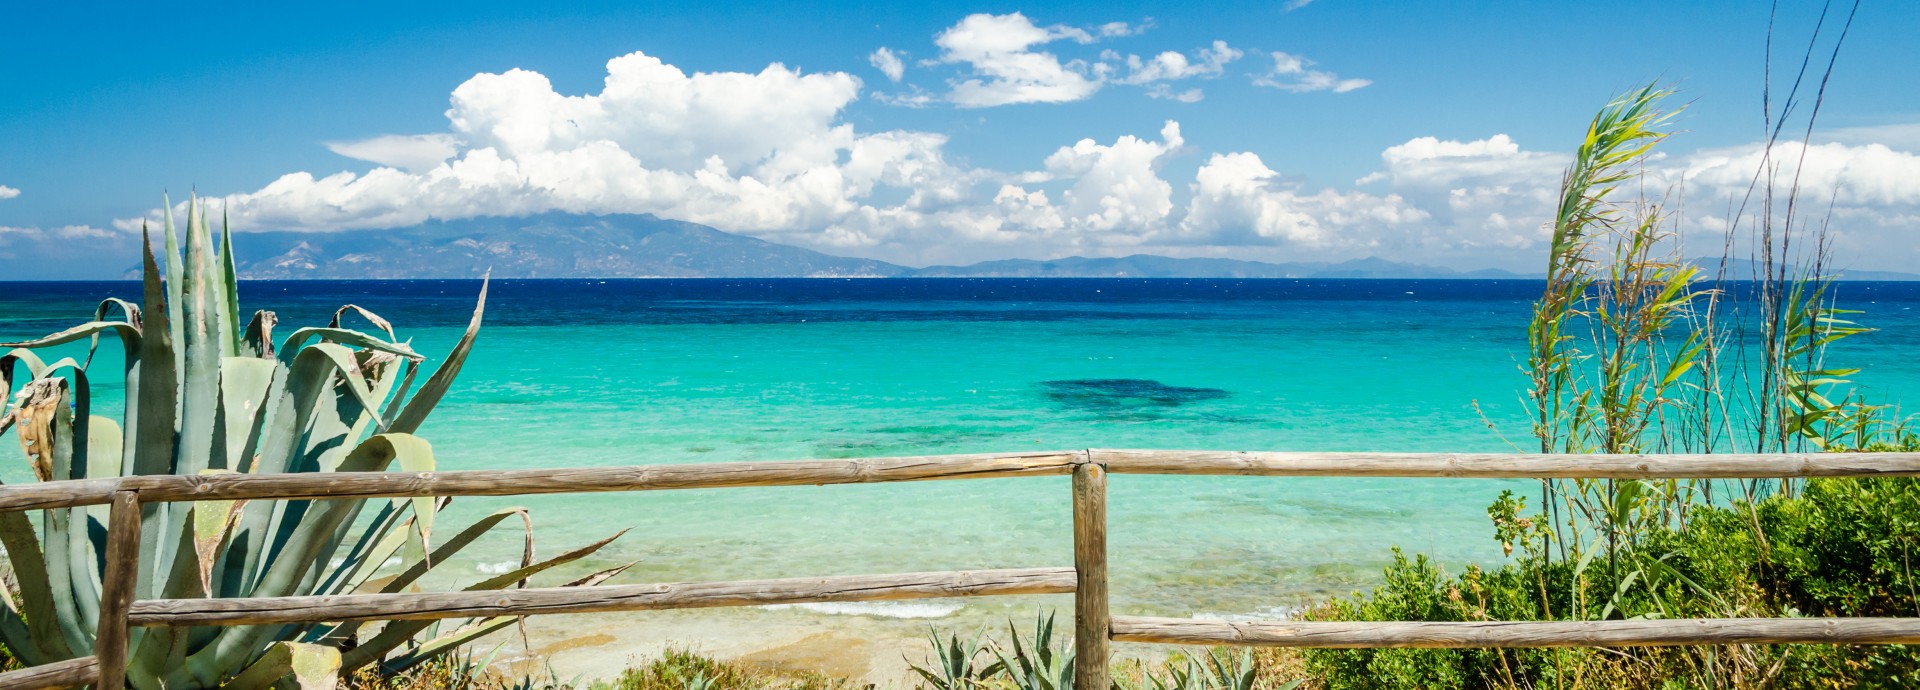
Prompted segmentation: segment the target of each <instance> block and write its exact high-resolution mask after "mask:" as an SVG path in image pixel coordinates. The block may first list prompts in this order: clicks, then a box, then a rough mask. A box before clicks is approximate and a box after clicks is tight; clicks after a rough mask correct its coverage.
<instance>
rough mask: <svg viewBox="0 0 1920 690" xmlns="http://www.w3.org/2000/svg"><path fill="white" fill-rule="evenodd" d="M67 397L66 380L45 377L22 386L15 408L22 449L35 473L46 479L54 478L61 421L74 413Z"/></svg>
mask: <svg viewBox="0 0 1920 690" xmlns="http://www.w3.org/2000/svg"><path fill="white" fill-rule="evenodd" d="M67 399H68V394H67V380H66V379H63V378H57V377H54V378H42V379H36V380H34V381H31V382H28V383H27V385H26V386H24V387H22V388H21V389H20V397H19V400H18V402H16V403H15V404H14V407H13V414H12V417H13V420H14V424H16V425H17V426H19V427H20V430H19V433H18V434H16V435H17V436H18V437H19V439H20V452H21V454H22V455H24V456H26V458H27V463H28V464H29V465H31V466H32V467H33V476H34V477H35V478H38V479H39V480H40V481H43V482H50V481H53V477H54V466H53V463H54V453H55V451H54V444H55V443H56V442H57V441H58V439H56V438H55V436H56V427H57V420H58V418H59V417H60V415H61V414H63V413H66V414H70V412H69V408H68V406H67ZM61 478H62V479H65V477H61Z"/></svg>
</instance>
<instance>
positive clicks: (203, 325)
mask: <svg viewBox="0 0 1920 690" xmlns="http://www.w3.org/2000/svg"><path fill="white" fill-rule="evenodd" d="M219 283H220V281H219V280H218V279H216V278H215V276H214V275H213V257H212V250H211V249H210V248H209V247H208V246H207V226H206V217H205V214H204V212H203V211H202V209H201V205H200V203H199V200H198V199H195V200H193V201H192V202H191V203H189V205H188V207H187V256H186V278H185V288H184V290H183V291H182V293H181V299H182V300H183V301H184V304H182V305H181V318H183V319H185V323H183V324H182V328H183V330H184V333H185V340H183V341H182V342H181V345H182V347H183V349H184V350H185V351H186V360H185V362H186V366H185V368H183V369H182V373H183V378H182V379H181V381H182V383H181V386H180V392H181V397H180V439H181V441H180V443H181V445H180V448H179V451H178V456H177V461H176V465H175V467H174V473H176V474H196V473H199V472H200V471H201V470H204V469H208V468H210V467H212V460H213V443H214V439H215V436H214V430H215V428H216V427H215V422H217V421H218V419H217V417H218V414H219V396H220V390H219V384H220V360H221V357H222V350H223V349H224V348H222V347H221V341H223V340H224V339H225V338H224V335H225V334H224V333H223V331H222V324H221V323H220V320H221V317H220V313H221V312H222V311H223V310H224V305H225V303H226V297H225V296H224V295H222V294H220V286H219Z"/></svg>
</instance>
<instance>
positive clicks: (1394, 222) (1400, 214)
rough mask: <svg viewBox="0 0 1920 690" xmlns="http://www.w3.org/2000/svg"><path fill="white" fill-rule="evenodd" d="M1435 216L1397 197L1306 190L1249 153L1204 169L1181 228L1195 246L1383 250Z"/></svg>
mask: <svg viewBox="0 0 1920 690" xmlns="http://www.w3.org/2000/svg"><path fill="white" fill-rule="evenodd" d="M1430 217H1431V216H1430V215H1429V214H1428V213H1427V212H1426V211H1423V210H1421V209H1418V208H1415V207H1413V206H1412V205H1411V204H1409V203H1408V202H1407V200H1406V199H1403V198H1401V197H1400V196H1399V195H1397V194H1388V195H1385V196H1376V195H1373V194H1368V193H1366V192H1339V191H1335V190H1331V189H1322V190H1320V191H1318V192H1312V193H1308V192H1304V191H1303V190H1302V189H1301V188H1300V185H1298V184H1288V183H1286V182H1284V181H1282V179H1281V177H1280V173H1278V172H1275V171H1273V170H1272V169H1271V168H1268V167H1267V166H1266V164H1265V163H1264V162H1262V161H1261V160H1260V157H1259V156H1258V155H1255V154H1253V153H1244V152H1243V153H1229V154H1215V155H1214V156H1213V157H1211V158H1209V159H1208V160H1207V163H1206V164H1205V165H1203V166H1201V167H1200V171H1199V172H1198V173H1197V174H1196V175H1195V176H1194V183H1193V199H1192V201H1191V202H1190V204H1189V207H1188V211H1187V216H1186V219H1185V220H1183V221H1181V224H1180V228H1179V229H1180V233H1181V235H1182V236H1183V237H1184V238H1185V239H1186V240H1187V241H1190V242H1194V243H1202V244H1216V245H1235V244H1237V245H1247V244H1260V243H1263V242H1274V241H1278V242H1284V243H1287V244H1291V245H1297V246H1308V247H1325V246H1340V245H1347V246H1356V245H1357V246H1377V245H1378V244H1379V243H1380V241H1381V238H1382V236H1383V235H1387V234H1390V233H1393V232H1395V231H1396V230H1405V229H1409V228H1412V227H1414V226H1415V225H1416V224H1419V223H1422V222H1424V221H1426V220H1428V219H1429V218H1430Z"/></svg>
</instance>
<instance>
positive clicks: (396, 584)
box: [328, 507, 533, 637]
mask: <svg viewBox="0 0 1920 690" xmlns="http://www.w3.org/2000/svg"><path fill="white" fill-rule="evenodd" d="M416 510H417V508H416ZM516 515H517V516H519V517H520V519H521V522H522V524H523V525H524V526H525V528H526V544H527V546H526V548H525V549H523V550H522V553H521V557H520V565H521V566H522V567H527V566H531V565H533V520H532V518H531V517H529V515H528V513H527V509H525V508H518V507H515V508H502V509H500V510H496V511H494V512H492V513H489V514H488V515H487V516H485V517H482V518H480V519H479V520H475V521H474V522H473V524H470V525H467V527H466V528H465V529H462V530H460V531H459V532H458V533H456V534H454V535H453V538H451V539H448V540H447V541H445V542H443V543H441V544H440V545H439V546H438V547H435V548H434V550H433V552H432V553H431V554H427V555H425V556H424V557H421V558H416V559H413V563H412V564H410V565H408V566H407V568H406V569H405V570H402V571H400V572H399V573H397V574H395V575H394V576H393V577H392V578H391V579H388V580H387V582H386V583H385V584H383V585H381V586H380V589H379V590H378V591H379V593H382V594H392V593H394V592H401V591H405V590H406V588H407V587H408V586H411V585H412V584H413V583H415V582H418V581H419V580H420V578H421V577H423V576H425V575H426V574H427V572H428V571H430V570H432V569H433V567H434V565H435V564H439V563H445V562H446V561H447V559H449V558H452V557H453V555H454V554H456V553H459V552H460V550H461V549H464V548H466V547H467V545H469V544H472V543H473V542H474V541H475V540H477V539H479V538H480V537H481V536H482V535H485V534H486V533H487V532H489V531H492V530H493V528H494V527H495V526H498V525H499V524H500V523H501V522H502V521H504V520H506V519H507V518H510V517H513V516H516ZM415 517H416V518H417V517H418V514H417V513H416V515H415ZM409 533H412V530H408V531H404V532H394V533H393V534H390V535H388V537H387V539H386V540H383V541H382V543H381V544H380V545H379V546H378V547H376V548H375V549H374V551H373V552H371V553H369V554H368V556H367V559H368V560H366V561H363V562H362V563H361V565H367V564H372V565H373V567H375V568H377V567H379V566H378V564H379V563H384V562H385V561H386V559H387V558H388V557H390V556H392V555H393V553H394V552H395V551H397V550H399V548H400V546H401V544H402V540H403V539H404V538H405V537H407V535H408V534H409ZM369 574H371V572H369ZM363 624H364V621H348V622H344V623H341V624H340V625H339V626H338V627H337V628H335V629H334V630H333V631H331V632H329V633H328V635H329V636H332V637H352V636H353V635H354V633H355V632H356V631H358V630H359V629H360V627H361V626H362V625H363Z"/></svg>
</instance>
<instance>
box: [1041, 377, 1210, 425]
mask: <svg viewBox="0 0 1920 690" xmlns="http://www.w3.org/2000/svg"><path fill="white" fill-rule="evenodd" d="M1040 388H1041V391H1042V393H1043V394H1045V395H1046V396H1047V398H1048V399H1050V400H1052V401H1053V402H1055V403H1057V404H1059V405H1062V406H1064V407H1067V408H1069V409H1073V410H1078V411H1081V412H1091V413H1094V414H1098V415H1101V416H1104V417H1117V418H1157V417H1159V416H1161V415H1160V413H1161V412H1165V411H1168V410H1171V409H1173V408H1178V407H1182V406H1185V405H1191V404H1194V403H1199V402H1206V401H1208V400H1219V399H1221V398H1225V397H1228V396H1230V395H1232V393H1230V392H1228V391H1225V390H1221V389H1219V388H1191V387H1187V386H1169V385H1167V384H1164V383H1161V382H1159V381H1155V380H1152V379H1068V380H1062V381H1042V382H1041V383H1040Z"/></svg>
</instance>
